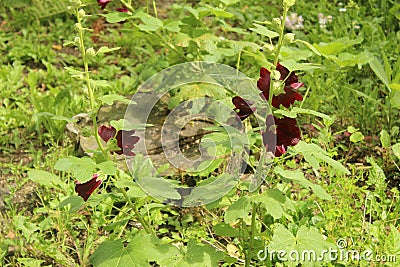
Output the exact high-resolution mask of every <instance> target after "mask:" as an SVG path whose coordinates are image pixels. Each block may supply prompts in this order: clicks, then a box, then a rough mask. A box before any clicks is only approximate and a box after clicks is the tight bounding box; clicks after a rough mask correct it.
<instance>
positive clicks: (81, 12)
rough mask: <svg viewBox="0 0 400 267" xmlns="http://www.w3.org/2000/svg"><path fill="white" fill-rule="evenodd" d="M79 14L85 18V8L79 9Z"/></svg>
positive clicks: (81, 17)
mask: <svg viewBox="0 0 400 267" xmlns="http://www.w3.org/2000/svg"><path fill="white" fill-rule="evenodd" d="M78 16H79V18H80V19H83V18H84V17H85V16H86V13H85V10H83V9H79V11H78Z"/></svg>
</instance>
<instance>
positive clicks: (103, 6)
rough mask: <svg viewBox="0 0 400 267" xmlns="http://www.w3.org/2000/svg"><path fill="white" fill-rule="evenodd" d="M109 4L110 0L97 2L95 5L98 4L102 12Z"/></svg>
mask: <svg viewBox="0 0 400 267" xmlns="http://www.w3.org/2000/svg"><path fill="white" fill-rule="evenodd" d="M110 2H111V0H97V3H99V5H100V7H101V9H102V10H103V9H105V8H106V5H107V4H108V3H110Z"/></svg>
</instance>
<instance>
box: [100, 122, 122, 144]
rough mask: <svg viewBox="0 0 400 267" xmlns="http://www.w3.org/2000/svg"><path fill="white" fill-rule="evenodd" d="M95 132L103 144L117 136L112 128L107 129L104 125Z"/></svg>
mask: <svg viewBox="0 0 400 267" xmlns="http://www.w3.org/2000/svg"><path fill="white" fill-rule="evenodd" d="M97 132H98V133H99V135H100V137H101V139H103V140H104V142H108V140H110V139H111V138H114V137H115V135H116V134H117V130H116V129H115V128H114V127H112V126H109V127H108V126H105V125H102V126H100V127H99V129H98V131H97Z"/></svg>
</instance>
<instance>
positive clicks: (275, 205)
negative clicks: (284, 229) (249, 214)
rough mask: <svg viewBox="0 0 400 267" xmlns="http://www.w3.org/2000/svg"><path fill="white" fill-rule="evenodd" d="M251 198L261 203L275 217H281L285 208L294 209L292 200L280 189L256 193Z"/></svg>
mask: <svg viewBox="0 0 400 267" xmlns="http://www.w3.org/2000/svg"><path fill="white" fill-rule="evenodd" d="M251 200H252V201H254V202H258V203H261V204H262V206H263V207H264V208H265V209H266V210H267V212H268V213H270V214H271V216H272V217H274V219H280V218H281V217H282V215H283V214H284V213H285V209H291V210H294V206H293V204H292V203H291V201H290V200H289V199H287V198H286V196H285V195H284V194H283V193H282V192H281V191H280V190H278V189H268V190H266V191H264V192H263V193H262V194H260V195H255V196H254V197H252V198H251Z"/></svg>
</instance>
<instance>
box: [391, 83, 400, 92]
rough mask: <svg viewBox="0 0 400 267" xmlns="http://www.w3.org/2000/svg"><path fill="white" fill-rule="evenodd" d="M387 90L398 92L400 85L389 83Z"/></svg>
mask: <svg viewBox="0 0 400 267" xmlns="http://www.w3.org/2000/svg"><path fill="white" fill-rule="evenodd" d="M389 88H390V89H393V90H397V91H400V83H391V84H389Z"/></svg>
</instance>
